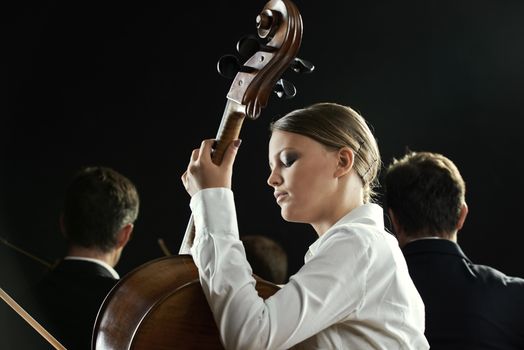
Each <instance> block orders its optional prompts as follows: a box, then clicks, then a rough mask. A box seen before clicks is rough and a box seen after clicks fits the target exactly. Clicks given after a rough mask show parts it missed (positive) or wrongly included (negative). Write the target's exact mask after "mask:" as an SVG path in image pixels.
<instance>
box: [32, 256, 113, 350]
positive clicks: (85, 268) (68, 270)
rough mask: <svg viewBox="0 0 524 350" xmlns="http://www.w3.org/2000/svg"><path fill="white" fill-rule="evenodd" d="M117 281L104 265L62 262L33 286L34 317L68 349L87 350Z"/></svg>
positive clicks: (85, 262) (70, 261)
mask: <svg viewBox="0 0 524 350" xmlns="http://www.w3.org/2000/svg"><path fill="white" fill-rule="evenodd" d="M117 282H118V280H117V279H115V278H114V277H113V276H112V275H111V273H110V272H109V271H108V270H107V269H106V268H104V267H103V266H101V265H99V264H96V263H94V262H89V261H82V260H62V261H61V262H60V263H59V264H58V265H57V266H56V267H55V268H54V269H53V270H52V271H51V272H50V273H49V274H48V275H46V276H45V277H44V278H43V279H42V280H41V281H40V282H39V283H38V284H37V285H36V287H35V298H36V305H35V309H36V311H35V314H36V315H37V321H39V322H40V323H41V324H42V326H44V328H46V329H47V330H48V331H49V333H51V334H52V335H53V336H54V337H55V338H57V340H58V341H60V343H62V345H64V346H65V347H66V348H67V349H68V350H90V349H91V337H92V332H93V327H94V323H95V320H96V316H97V314H98V310H99V309H100V306H101V305H102V302H103V301H104V298H105V297H106V295H107V294H108V293H109V291H110V290H111V288H112V287H113V286H114V285H115V284H116V283H117Z"/></svg>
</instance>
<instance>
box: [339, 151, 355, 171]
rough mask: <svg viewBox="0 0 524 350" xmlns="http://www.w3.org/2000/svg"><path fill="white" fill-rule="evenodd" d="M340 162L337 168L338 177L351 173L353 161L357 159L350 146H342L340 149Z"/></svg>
mask: <svg viewBox="0 0 524 350" xmlns="http://www.w3.org/2000/svg"><path fill="white" fill-rule="evenodd" d="M337 156H338V163H337V170H336V171H335V176H336V177H342V176H344V175H346V174H347V173H349V171H350V170H351V168H352V167H353V161H354V159H355V154H354V153H353V151H352V150H351V149H350V148H349V147H342V148H341V149H339V150H338V154H337Z"/></svg>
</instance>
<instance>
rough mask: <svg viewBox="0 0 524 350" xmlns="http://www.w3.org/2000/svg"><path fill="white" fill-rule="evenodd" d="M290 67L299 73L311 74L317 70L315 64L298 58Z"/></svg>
mask: <svg viewBox="0 0 524 350" xmlns="http://www.w3.org/2000/svg"><path fill="white" fill-rule="evenodd" d="M289 66H290V68H291V69H293V70H294V71H295V72H297V73H311V72H312V71H313V70H314V69H315V66H314V65H313V63H311V62H309V61H306V60H304V59H302V58H298V57H295V59H293V61H292V62H291V64H290V65H289Z"/></svg>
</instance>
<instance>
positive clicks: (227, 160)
mask: <svg viewBox="0 0 524 350" xmlns="http://www.w3.org/2000/svg"><path fill="white" fill-rule="evenodd" d="M241 143H242V140H241V139H237V140H233V141H231V143H230V144H229V146H228V148H227V150H226V152H225V153H224V158H223V159H222V164H223V165H226V166H231V165H233V162H234V161H235V157H236V155H237V151H238V147H240V144H241Z"/></svg>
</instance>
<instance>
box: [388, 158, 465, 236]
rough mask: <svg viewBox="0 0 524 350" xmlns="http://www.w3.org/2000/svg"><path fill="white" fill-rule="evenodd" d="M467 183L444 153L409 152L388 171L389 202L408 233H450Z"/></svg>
mask: <svg viewBox="0 0 524 350" xmlns="http://www.w3.org/2000/svg"><path fill="white" fill-rule="evenodd" d="M465 193H466V185H465V183H464V180H463V179H462V176H461V175H460V172H459V170H458V169H457V167H456V166H455V164H454V163H453V162H452V161H451V160H450V159H448V158H446V157H445V156H443V155H442V154H438V153H431V152H408V153H407V154H406V155H405V156H404V157H402V158H401V159H394V160H393V162H392V163H391V164H390V165H389V166H388V168H387V169H386V172H385V175H384V194H385V206H386V207H387V208H388V209H390V210H391V211H392V212H393V214H394V216H395V219H396V221H397V223H398V224H399V225H400V226H401V227H402V230H403V232H404V234H405V235H406V236H408V237H412V238H416V237H426V236H442V237H444V238H449V237H447V236H448V235H449V234H450V233H453V232H455V231H456V228H457V224H458V222H459V219H460V215H461V210H462V206H463V204H464V203H465Z"/></svg>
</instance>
